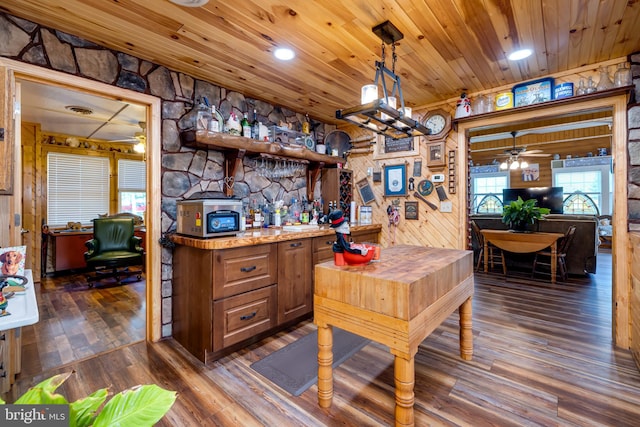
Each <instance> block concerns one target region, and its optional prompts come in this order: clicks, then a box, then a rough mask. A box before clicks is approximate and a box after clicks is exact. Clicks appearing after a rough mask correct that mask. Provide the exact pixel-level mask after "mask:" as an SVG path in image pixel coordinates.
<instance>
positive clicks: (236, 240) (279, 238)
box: [171, 224, 382, 249]
mask: <svg viewBox="0 0 640 427" xmlns="http://www.w3.org/2000/svg"><path fill="white" fill-rule="evenodd" d="M380 230H382V225H381V224H371V225H354V226H352V227H351V233H356V232H361V231H372V232H380ZM334 234H335V230H334V229H333V228H331V227H329V226H328V225H324V226H322V228H318V229H309V230H303V231H285V230H283V229H281V228H261V229H256V230H255V231H254V230H247V231H245V232H242V233H239V234H237V235H235V236H223V237H214V238H211V239H198V238H194V237H187V236H182V235H180V234H174V235H172V236H171V241H172V242H174V243H176V244H178V245H185V246H192V247H194V248H199V249H229V248H238V247H243V246H254V245H261V244H265V243H276V242H283V241H287V240H296V239H306V238H310V237H320V236H330V235H334Z"/></svg>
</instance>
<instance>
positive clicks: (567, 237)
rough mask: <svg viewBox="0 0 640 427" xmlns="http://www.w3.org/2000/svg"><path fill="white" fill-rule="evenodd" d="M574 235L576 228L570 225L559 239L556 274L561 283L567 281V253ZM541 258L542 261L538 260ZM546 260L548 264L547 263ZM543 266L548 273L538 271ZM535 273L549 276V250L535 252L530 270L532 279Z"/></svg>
mask: <svg viewBox="0 0 640 427" xmlns="http://www.w3.org/2000/svg"><path fill="white" fill-rule="evenodd" d="M575 234H576V226H575V225H570V226H569V228H568V229H567V231H566V233H564V236H563V237H562V238H561V239H560V243H559V244H558V247H557V249H556V273H557V274H560V278H561V279H562V281H563V282H566V281H567V277H568V272H567V262H566V258H567V251H568V250H569V247H570V246H571V242H573V236H575ZM540 257H543V258H544V259H543V260H540V259H539V258H540ZM547 259H548V262H547ZM540 265H543V266H545V267H547V268H548V271H547V270H546V269H545V270H538V269H537V267H538V266H540ZM536 273H541V274H546V275H551V248H546V249H544V250H542V251H538V252H536V255H535V257H534V258H533V269H532V270H531V277H533V276H534V275H535V274H536Z"/></svg>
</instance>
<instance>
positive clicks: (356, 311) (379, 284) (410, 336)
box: [314, 245, 473, 426]
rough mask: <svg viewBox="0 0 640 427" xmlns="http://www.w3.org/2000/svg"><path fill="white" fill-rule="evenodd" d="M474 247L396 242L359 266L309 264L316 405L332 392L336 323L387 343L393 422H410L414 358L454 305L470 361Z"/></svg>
mask: <svg viewBox="0 0 640 427" xmlns="http://www.w3.org/2000/svg"><path fill="white" fill-rule="evenodd" d="M472 295H473V253H472V252H471V251H463V250H455V249H439V248H427V247H423V246H408V245H401V246H395V247H392V248H388V249H383V250H382V251H381V256H380V261H379V262H373V263H370V264H367V265H364V266H348V265H347V266H341V267H339V266H336V265H335V264H334V262H333V261H329V262H325V263H322V264H318V265H316V267H315V295H314V322H315V323H316V324H317V325H318V404H319V405H320V406H321V407H323V408H328V407H329V406H331V401H332V398H333V371H332V367H331V365H332V363H333V352H332V346H333V332H332V326H337V327H339V328H342V329H344V330H347V331H349V332H352V333H355V334H357V335H360V336H363V337H365V338H369V339H371V340H373V341H376V342H379V343H381V344H383V345H386V346H388V347H389V350H390V351H391V353H392V354H393V355H394V356H395V361H394V376H395V388H396V391H395V401H396V407H395V419H396V426H413V425H414V417H413V403H414V393H413V387H414V382H415V375H414V356H415V354H416V353H417V352H418V346H419V345H420V343H421V342H422V341H423V340H424V339H425V338H426V337H427V336H428V335H429V334H430V333H431V332H433V330H435V329H436V328H437V327H438V326H439V325H440V324H441V323H442V322H443V321H444V320H445V319H446V318H447V317H449V315H450V314H451V313H452V312H453V311H454V310H455V309H456V308H458V310H459V313H460V356H461V357H462V359H464V360H471V357H472V355H473V336H472V330H471V297H472Z"/></svg>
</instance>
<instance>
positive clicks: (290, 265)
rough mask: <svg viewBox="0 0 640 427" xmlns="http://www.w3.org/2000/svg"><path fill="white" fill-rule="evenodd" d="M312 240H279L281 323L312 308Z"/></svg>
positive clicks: (308, 311) (279, 319)
mask: <svg viewBox="0 0 640 427" xmlns="http://www.w3.org/2000/svg"><path fill="white" fill-rule="evenodd" d="M311 259H312V253H311V239H300V240H290V241H287V242H280V243H278V323H279V324H282V323H284V322H288V321H289V320H293V319H296V318H298V317H300V316H303V315H305V314H308V313H311V311H313V289H312V288H313V287H312V284H311V274H312V268H313V266H312V263H311Z"/></svg>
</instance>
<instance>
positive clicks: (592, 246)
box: [469, 214, 600, 276]
mask: <svg viewBox="0 0 640 427" xmlns="http://www.w3.org/2000/svg"><path fill="white" fill-rule="evenodd" d="M469 219H470V220H472V221H475V223H476V224H477V225H478V227H479V228H480V229H484V228H489V229H494V230H506V229H508V226H507V224H504V223H503V222H502V216H501V215H497V214H475V215H470V217H469ZM570 225H575V226H576V233H575V235H574V239H573V242H572V243H571V246H570V247H569V250H568V251H567V257H566V263H567V272H568V273H569V274H572V275H582V276H584V275H585V274H587V273H595V272H596V260H597V255H598V245H599V243H600V239H599V236H598V218H597V217H596V216H595V215H560V214H551V215H546V216H545V218H544V219H541V220H540V221H538V223H537V229H536V231H543V232H547V233H563V234H564V233H565V232H566V231H567V229H568V228H569V226H570ZM471 244H472V247H473V251H474V256H476V257H477V255H478V253H479V251H480V247H479V245H478V241H477V239H476V237H475V236H472V241H471ZM505 256H506V262H507V271H508V270H510V269H511V270H521V271H531V268H532V266H533V257H534V254H533V253H531V254H516V253H509V252H506V253H505Z"/></svg>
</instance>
